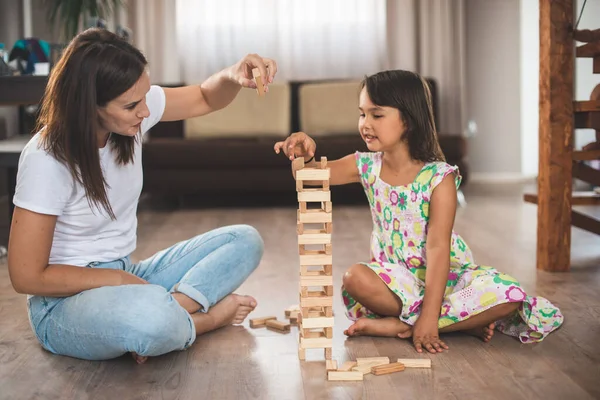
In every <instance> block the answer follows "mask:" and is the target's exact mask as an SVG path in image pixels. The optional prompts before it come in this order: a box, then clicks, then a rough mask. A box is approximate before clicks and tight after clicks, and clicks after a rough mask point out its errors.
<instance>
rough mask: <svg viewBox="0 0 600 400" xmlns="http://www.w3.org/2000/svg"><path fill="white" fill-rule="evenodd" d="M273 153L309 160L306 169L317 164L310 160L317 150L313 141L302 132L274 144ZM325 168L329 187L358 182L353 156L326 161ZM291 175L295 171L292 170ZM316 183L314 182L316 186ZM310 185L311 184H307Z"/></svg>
mask: <svg viewBox="0 0 600 400" xmlns="http://www.w3.org/2000/svg"><path fill="white" fill-rule="evenodd" d="M274 150H275V153H277V154H279V153H280V152H281V151H283V153H284V154H285V155H286V156H287V157H288V158H289V159H290V160H294V158H297V157H304V159H305V160H307V159H308V160H311V161H310V162H308V163H306V164H305V166H306V167H315V166H317V162H316V161H315V160H314V159H312V158H313V157H314V155H315V151H316V150H317V145H316V143H315V141H314V140H313V139H312V138H311V137H310V136H308V135H307V134H306V133H304V132H296V133H293V134H292V135H290V136H289V137H288V138H287V139H286V140H284V141H281V142H277V143H275V146H274ZM327 167H329V170H330V174H331V176H330V178H329V184H330V185H345V184H348V183H354V182H360V175H359V173H358V168H357V166H356V161H355V159H354V154H348V155H347V156H345V157H342V158H340V159H338V160H333V161H329V160H328V161H327ZM292 173H293V174H295V171H294V170H293V168H292ZM316 183H317V182H315V184H316ZM307 184H309V185H310V184H311V182H307Z"/></svg>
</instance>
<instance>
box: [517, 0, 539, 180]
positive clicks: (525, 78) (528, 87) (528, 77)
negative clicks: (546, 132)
mask: <svg viewBox="0 0 600 400" xmlns="http://www.w3.org/2000/svg"><path fill="white" fill-rule="evenodd" d="M520 3H521V8H520V13H521V18H520V20H521V24H520V28H521V32H520V42H521V45H520V57H521V172H522V174H523V175H524V176H534V177H535V176H537V173H538V162H539V156H538V144H539V136H538V131H539V129H538V127H539V79H540V1H539V0H521V1H520Z"/></svg>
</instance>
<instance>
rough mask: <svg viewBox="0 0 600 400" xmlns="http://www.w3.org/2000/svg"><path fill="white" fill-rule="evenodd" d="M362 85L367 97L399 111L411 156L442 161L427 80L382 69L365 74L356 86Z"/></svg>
mask: <svg viewBox="0 0 600 400" xmlns="http://www.w3.org/2000/svg"><path fill="white" fill-rule="evenodd" d="M364 87H366V88H367V93H368V94H369V98H370V99H371V101H372V102H373V103H374V104H376V105H378V106H380V107H394V108H396V109H398V111H400V115H401V117H402V122H404V125H405V126H406V132H405V134H404V140H406V142H407V143H408V150H409V152H410V156H411V158H412V159H413V160H419V161H422V162H432V161H445V157H444V154H443V153H442V149H441V148H440V144H439V142H438V138H437V132H436V129H435V120H434V118H433V107H432V103H431V92H430V90H429V85H428V84H427V82H426V81H425V80H424V79H423V78H422V77H421V76H420V75H418V74H416V73H414V72H410V71H403V70H392V71H382V72H378V73H376V74H374V75H371V76H368V77H366V78H365V79H364V80H363V81H362V83H361V85H360V88H361V90H362V88H364Z"/></svg>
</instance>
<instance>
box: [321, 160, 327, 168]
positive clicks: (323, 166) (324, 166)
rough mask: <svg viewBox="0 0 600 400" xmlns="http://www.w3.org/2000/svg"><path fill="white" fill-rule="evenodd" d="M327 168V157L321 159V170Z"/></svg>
mask: <svg viewBox="0 0 600 400" xmlns="http://www.w3.org/2000/svg"><path fill="white" fill-rule="evenodd" d="M325 168H327V157H321V169H325Z"/></svg>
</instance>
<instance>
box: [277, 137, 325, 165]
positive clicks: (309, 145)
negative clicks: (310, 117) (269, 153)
mask: <svg viewBox="0 0 600 400" xmlns="http://www.w3.org/2000/svg"><path fill="white" fill-rule="evenodd" d="M273 149H274V150H275V153H277V154H279V153H280V152H281V150H283V154H285V155H286V156H287V157H288V158H289V159H290V160H293V159H294V158H296V157H314V155H315V151H316V150H317V144H316V143H315V141H314V140H313V139H312V138H311V137H310V136H308V135H307V134H306V133H304V132H296V133H293V134H291V135H290V136H288V138H287V139H285V140H284V141H282V142H277V143H275V147H274V148H273Z"/></svg>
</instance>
